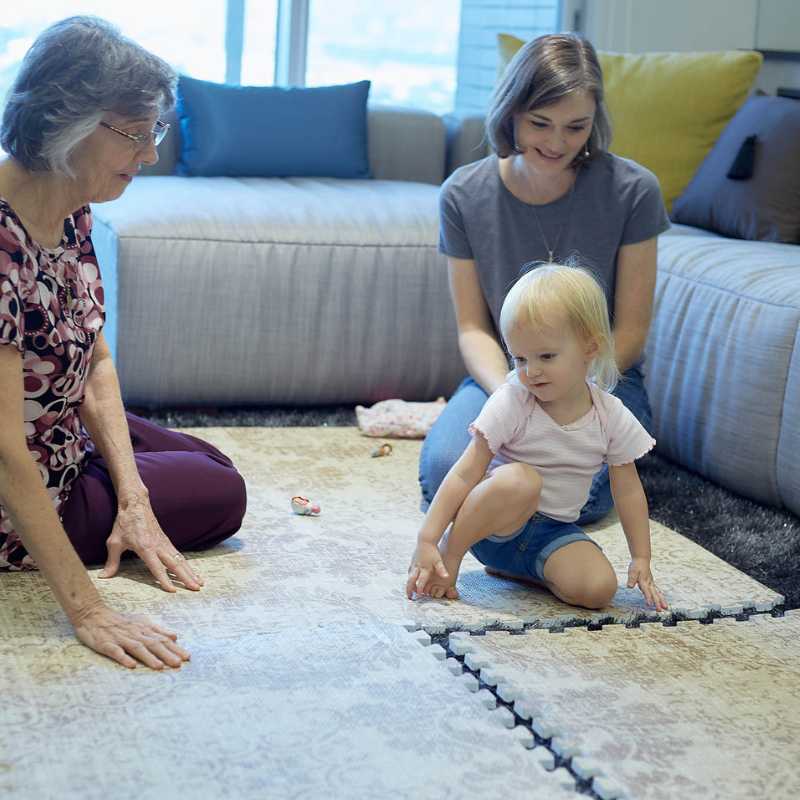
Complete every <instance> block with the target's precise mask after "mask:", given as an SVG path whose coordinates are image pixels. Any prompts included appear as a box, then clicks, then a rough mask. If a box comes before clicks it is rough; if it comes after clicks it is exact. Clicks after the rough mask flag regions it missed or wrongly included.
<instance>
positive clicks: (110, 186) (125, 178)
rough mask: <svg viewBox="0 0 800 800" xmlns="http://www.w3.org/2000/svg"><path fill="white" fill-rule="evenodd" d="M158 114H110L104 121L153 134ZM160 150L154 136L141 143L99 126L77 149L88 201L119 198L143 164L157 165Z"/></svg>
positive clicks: (80, 179) (131, 131) (75, 163)
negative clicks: (124, 115)
mask: <svg viewBox="0 0 800 800" xmlns="http://www.w3.org/2000/svg"><path fill="white" fill-rule="evenodd" d="M156 119H157V115H156V114H155V113H154V114H152V115H151V116H148V117H143V118H141V119H128V118H126V117H119V116H116V115H113V114H108V115H107V116H106V118H105V119H104V120H103V121H104V122H106V123H108V124H109V125H113V126H114V127H115V128H118V129H119V130H120V131H124V132H125V133H129V134H132V135H137V134H146V135H149V134H150V132H151V131H152V130H153V126H154V125H155V123H156ZM157 161H158V153H157V152H156V147H155V145H154V144H153V141H152V138H150V139H148V141H147V143H145V144H139V143H137V142H135V141H133V140H131V139H128V138H127V137H126V136H124V135H123V134H121V133H118V132H117V131H113V130H110V129H109V128H105V127H103V126H102V125H98V127H97V129H96V130H95V131H93V132H92V133H91V134H90V135H89V136H87V137H86V139H84V140H83V141H82V142H81V143H80V144H79V145H78V147H77V148H76V150H75V153H74V155H73V157H72V166H73V169H74V171H75V174H76V176H77V182H78V183H79V184H80V186H81V191H82V192H84V193H87V200H88V201H89V202H93V203H103V202H106V201H108V200H115V199H116V198H117V197H119V196H120V195H121V194H122V193H123V192H124V191H125V189H126V188H127V187H128V184H129V183H130V182H131V181H132V180H133V178H134V176H135V175H136V174H137V173H138V172H139V170H140V169H141V167H142V165H148V164H155V163H156V162H157Z"/></svg>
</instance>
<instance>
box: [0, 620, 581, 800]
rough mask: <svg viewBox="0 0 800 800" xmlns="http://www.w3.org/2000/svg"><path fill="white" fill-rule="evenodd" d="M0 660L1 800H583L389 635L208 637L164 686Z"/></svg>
mask: <svg viewBox="0 0 800 800" xmlns="http://www.w3.org/2000/svg"><path fill="white" fill-rule="evenodd" d="M0 659H2V663H3V666H4V669H3V671H4V693H3V713H2V723H0V731H1V732H2V738H3V747H2V752H0V795H2V797H4V798H7V799H8V800H22V799H23V798H24V799H25V800H28V798H34V797H35V798H60V799H61V798H70V799H72V798H75V799H76V800H77V798H80V800H95V798H97V800H105V798H107V797H138V798H159V799H160V798H163V797H173V798H193V799H194V800H205V799H206V798H208V799H209V800H210V799H211V798H237V800H238V799H239V798H259V799H260V798H265V797H270V798H273V797H274V798H283V797H286V798H289V797H292V798H295V797H296V798H317V797H332V798H339V797H342V798H344V797H347V798H378V797H392V798H395V797H397V798H414V799H415V800H418V798H425V797H456V798H474V797H481V798H498V800H502V799H503V798H507V797H509V796H512V797H529V798H534V800H535V799H536V798H540V799H541V800H566V799H567V798H574V797H576V794H575V791H574V786H575V780H574V778H572V777H571V776H570V775H569V774H568V773H567V772H566V771H565V770H563V769H559V770H556V771H554V772H548V771H547V770H546V769H545V766H546V765H547V758H546V755H545V754H546V750H544V748H541V747H540V748H537V749H536V750H534V752H528V751H526V750H525V748H524V746H523V745H524V744H525V743H524V742H523V741H522V739H521V738H520V735H519V733H518V732H515V731H513V730H509V729H508V728H509V727H513V718H512V719H511V725H509V720H508V718H507V717H505V716H504V715H501V714H498V713H497V712H495V711H489V710H487V708H486V707H485V704H484V702H483V697H479V696H478V695H475V694H470V693H469V692H467V691H466V690H465V688H464V687H463V686H462V685H461V683H460V682H459V681H458V680H456V679H455V678H454V677H453V676H452V675H451V674H450V672H449V671H448V669H447V667H446V666H445V664H444V662H442V661H441V660H438V659H437V658H436V657H435V655H434V654H432V653H431V652H430V647H426V646H420V643H419V642H418V641H417V640H415V637H414V636H413V635H412V634H411V633H409V632H407V631H405V630H403V629H402V628H401V627H399V626H395V625H391V624H386V623H381V622H377V621H373V622H370V623H361V624H356V625H347V624H326V625H318V626H313V627H306V628H301V629H295V630H289V629H283V630H281V631H274V632H269V631H265V632H255V631H254V632H251V633H249V634H243V633H241V632H239V631H237V632H235V634H232V635H229V634H228V633H227V632H225V631H223V630H220V631H218V632H217V633H216V634H215V633H214V632H212V631H207V635H206V636H204V637H203V638H202V641H201V642H200V643H199V644H198V645H197V646H196V647H195V650H194V653H193V659H192V661H191V663H189V664H187V665H186V666H184V667H183V668H182V669H181V670H179V671H170V672H166V673H155V672H151V671H149V670H146V669H143V668H140V669H137V670H135V671H133V672H129V671H127V670H123V669H121V668H118V667H115V666H114V665H113V664H111V662H109V661H106V660H105V659H103V658H101V657H99V656H95V655H93V654H89V655H88V656H87V651H86V650H84V649H83V648H82V647H81V646H80V645H78V644H77V643H75V644H73V643H72V642H70V641H67V640H58V639H50V640H47V641H43V640H42V639H41V638H36V637H29V638H24V639H22V640H18V641H16V642H13V643H12V642H8V641H7V640H4V641H2V642H0ZM508 714H509V712H507V711H506V715H508ZM543 762H544V765H543Z"/></svg>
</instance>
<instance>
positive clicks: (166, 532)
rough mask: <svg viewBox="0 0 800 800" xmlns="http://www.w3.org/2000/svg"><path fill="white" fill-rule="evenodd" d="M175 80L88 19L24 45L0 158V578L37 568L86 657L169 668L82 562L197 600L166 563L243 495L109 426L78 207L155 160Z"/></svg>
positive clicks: (179, 457) (194, 580)
mask: <svg viewBox="0 0 800 800" xmlns="http://www.w3.org/2000/svg"><path fill="white" fill-rule="evenodd" d="M174 84H175V75H174V73H173V71H172V70H171V69H170V67H169V66H168V65H167V64H165V63H164V62H163V61H161V60H160V59H159V58H157V57H155V56H154V55H152V54H150V53H148V52H147V51H145V50H143V49H142V48H141V47H139V46H138V45H136V44H135V43H133V42H132V41H130V40H128V39H126V38H124V37H122V36H121V35H120V34H119V32H118V31H117V30H116V29H115V28H113V27H112V26H110V25H109V24H108V23H106V22H103V21H102V20H98V19H94V18H87V17H72V18H70V19H66V20H64V21H62V22H59V23H57V24H55V25H53V26H51V27H50V28H48V29H47V30H45V31H44V32H43V33H42V34H41V36H39V38H38V39H37V40H36V41H35V42H34V44H33V46H32V47H31V49H30V51H29V52H28V53H27V55H26V56H25V59H24V61H23V63H22V67H21V69H20V72H19V76H18V77H17V79H16V82H15V83H14V85H13V87H12V89H11V91H10V94H9V96H8V100H7V103H6V106H5V110H4V114H3V121H2V130H1V131H0V144H2V147H3V149H4V150H5V151H6V152H7V153H8V154H9V156H10V157H8V158H7V159H5V160H4V161H2V162H0V419H2V420H3V423H2V426H0V568H5V569H14V570H19V569H31V568H34V567H38V568H39V569H40V570H41V572H42V573H43V575H44V577H45V579H46V580H47V583H48V584H49V586H50V588H51V589H52V591H53V593H54V594H55V596H56V598H57V600H58V602H59V603H60V604H61V606H62V608H63V609H64V611H65V612H66V614H67V617H68V618H69V620H70V622H71V623H72V625H73V626H74V628H75V632H76V634H77V636H78V638H79V639H80V641H81V642H83V643H84V644H85V645H87V646H88V647H90V648H92V649H93V650H95V651H97V652H98V653H101V654H103V655H105V656H108V657H109V658H112V659H114V660H115V661H118V662H119V663H120V664H122V665H124V666H127V667H135V666H136V665H137V663H143V664H145V665H147V666H148V667H152V668H154V669H160V668H162V667H164V666H171V667H179V666H180V665H181V663H182V662H183V661H185V660H187V659H188V658H189V654H188V653H187V652H186V650H184V649H183V648H182V647H180V646H179V645H178V644H177V643H176V639H177V637H176V635H175V634H174V633H172V632H170V631H167V630H164V629H163V628H161V627H159V626H157V625H154V624H152V623H150V622H148V621H142V620H140V619H132V618H129V617H127V616H125V615H123V614H119V613H117V612H115V611H113V610H112V609H111V608H109V607H108V606H107V605H106V604H105V603H104V602H103V600H102V599H101V597H100V595H99V593H98V591H97V589H96V588H95V586H94V584H93V583H92V581H91V580H90V578H89V576H88V574H87V572H86V570H85V568H84V567H83V564H82V563H81V562H84V563H102V562H103V561H105V569H104V572H103V573H101V574H102V576H103V577H111V576H113V575H114V574H115V573H116V571H117V568H118V566H119V560H120V556H121V554H122V553H124V552H125V551H133V552H134V553H136V554H137V555H138V556H139V557H140V558H141V559H142V560H143V561H144V562H145V564H146V565H147V566H148V568H149V569H150V571H151V572H152V574H153V575H154V576H155V579H156V580H157V581H158V583H159V584H160V586H161V587H162V588H163V589H164V590H165V591H168V592H174V591H176V589H175V587H174V585H173V584H172V581H171V579H170V577H169V574H170V573H171V574H172V575H173V576H174V578H175V579H176V580H177V581H178V582H179V583H180V584H182V585H183V586H184V587H186V588H187V589H190V590H194V591H197V590H199V589H200V588H201V586H202V584H203V581H202V578H201V577H200V576H199V575H198V574H197V573H196V572H195V570H194V569H193V568H192V567H191V566H190V565H189V563H188V562H187V561H186V560H185V558H184V557H183V556H182V555H181V552H180V551H181V550H183V549H201V548H206V547H211V546H213V545H215V544H217V543H218V542H220V541H222V540H223V539H225V538H227V537H228V536H231V535H232V534H233V533H235V532H236V531H237V530H238V528H239V526H240V524H241V520H242V517H243V515H244V510H245V504H246V497H245V488H244V482H243V481H242V478H241V476H240V475H239V474H238V473H237V471H236V470H235V469H234V467H233V465H232V463H231V461H230V460H229V459H228V458H227V457H226V456H224V455H223V454H222V453H220V452H219V451H218V450H216V449H215V448H214V447H212V446H211V445H209V444H207V443H205V442H202V441H200V440H199V439H195V438H193V437H191V436H186V435H183V434H177V433H173V432H170V431H167V430H164V429H161V428H159V427H158V426H156V425H153V424H151V423H148V422H146V421H145V420H142V419H138V418H136V417H134V416H132V415H130V414H128V415H126V413H125V410H124V408H123V405H122V400H121V396H120V388H119V383H118V381H117V376H116V371H115V369H114V364H113V362H112V360H111V355H110V352H109V348H108V344H107V342H106V340H105V338H104V336H103V332H102V328H103V322H104V319H105V313H104V309H103V284H102V281H101V277H100V270H99V268H98V264H97V260H96V258H95V254H94V249H93V247H92V238H91V230H92V215H91V210H90V208H89V203H90V202H104V201H107V200H113V199H115V198H117V197H119V196H120V195H121V194H122V193H123V192H124V191H125V189H126V187H127V186H128V184H129V183H130V182H131V181H132V180H133V178H134V176H135V175H136V173H137V172H139V170H140V168H141V167H142V165H144V164H154V163H155V162H156V161H157V160H158V155H157V153H156V146H157V145H158V143H159V142H160V141H161V140H162V139H163V138H164V135H165V134H166V132H167V126H166V125H165V124H164V123H162V122H160V121H159V119H158V115H159V111H161V110H163V109H165V108H167V107H169V106H170V105H171V104H172V102H173V96H174Z"/></svg>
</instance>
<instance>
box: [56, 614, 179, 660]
mask: <svg viewBox="0 0 800 800" xmlns="http://www.w3.org/2000/svg"><path fill="white" fill-rule="evenodd" d="M72 623H73V625H74V626H75V633H76V635H77V637H78V639H80V641H81V642H83V644H85V645H86V646H87V647H89V648H91V649H92V650H94V651H95V652H96V653H100V655H103V656H107V657H108V658H110V659H112V660H114V661H117V662H118V663H120V664H122V666H123V667H128V668H129V669H134V668H135V667H136V665H137V663H142V664H144V665H145V666H146V667H150V669H163V668H164V667H180V666H181V665H182V664H183V662H184V661H188V660H189V658H190V656H189V653H188V652H187V651H186V650H184V649H183V648H182V647H181V646H180V645H178V644H177V643H176V641H175V640H176V639H177V638H178V637H177V636H176V635H175V634H174V633H172V632H171V631H168V630H165V629H164V628H161V627H159V626H158V625H153V623H151V622H148V621H147V620H146V619H143V618H142V617H130V616H128V615H127V614H119V613H118V612H116V611H112V610H111V609H110V608H109V607H108V606H106V605H104V604H101V603H100V604H97V605H95V606H92V607H91V608H89V609H87V610H85V611H84V612H82V613H81V614H79V615H78V616H77V617H76V618H75V619H73V621H72Z"/></svg>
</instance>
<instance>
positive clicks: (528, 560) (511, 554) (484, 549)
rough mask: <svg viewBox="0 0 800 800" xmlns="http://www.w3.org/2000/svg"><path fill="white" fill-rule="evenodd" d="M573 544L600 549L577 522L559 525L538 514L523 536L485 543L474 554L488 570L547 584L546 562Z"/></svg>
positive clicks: (515, 535)
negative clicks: (578, 543)
mask: <svg viewBox="0 0 800 800" xmlns="http://www.w3.org/2000/svg"><path fill="white" fill-rule="evenodd" d="M573 542H591V543H592V544H593V545H596V546H597V547H600V545H599V544H597V542H596V541H595V540H594V539H591V538H590V537H588V536H587V535H586V534H585V533H584V532H583V531H582V530H581V529H580V528H579V527H578V526H577V525H576V524H575V523H574V522H559V521H558V520H556V519H551V518H550V517H546V516H545V515H544V514H539V513H536V514H534V515H533V516H532V517H531V518H530V520H528V523H527V525H525V526H524V527H523V528H522V529H521V530H520V531H519V532H517V533H512V534H511V535H510V536H503V537H496V536H490V537H488V538H487V539H481V540H480V541H479V542H476V543H475V544H474V545H472V547H471V548H470V551H471V552H472V555H474V556H475V558H477V559H478V561H480V562H481V564H483V565H485V566H487V567H494V569H499V570H502V571H503V572H510V573H512V574H513V575H519V576H521V577H523V578H535V579H536V580H539V581H542V582H544V579H545V578H544V562H545V561H547V559H548V558H550V556H551V555H553V553H555V552H556V550H560V549H561V548H562V547H566V546H567V545H568V544H572V543H573ZM600 549H601V550H602V549H603V548H602V547H600Z"/></svg>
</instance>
